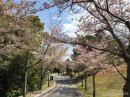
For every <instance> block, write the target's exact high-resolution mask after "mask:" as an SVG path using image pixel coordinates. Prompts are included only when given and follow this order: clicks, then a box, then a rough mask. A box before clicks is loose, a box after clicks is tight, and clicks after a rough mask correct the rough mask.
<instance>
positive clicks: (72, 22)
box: [37, 6, 84, 59]
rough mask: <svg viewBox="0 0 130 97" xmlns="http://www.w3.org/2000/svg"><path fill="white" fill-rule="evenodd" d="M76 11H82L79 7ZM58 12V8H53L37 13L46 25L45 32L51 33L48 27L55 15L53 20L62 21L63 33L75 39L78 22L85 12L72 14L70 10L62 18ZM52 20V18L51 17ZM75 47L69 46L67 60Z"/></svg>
mask: <svg viewBox="0 0 130 97" xmlns="http://www.w3.org/2000/svg"><path fill="white" fill-rule="evenodd" d="M76 9H77V10H78V9H80V8H79V7H78V6H76ZM57 12H58V10H57V9H56V8H51V9H47V10H44V11H42V12H39V13H37V15H38V16H39V17H40V19H41V21H42V22H43V23H44V24H45V31H47V32H49V29H48V25H49V22H50V16H51V15H54V17H53V20H54V21H56V20H59V19H61V26H62V32H64V33H65V34H67V35H68V36H70V37H75V36H76V35H75V32H76V30H77V25H78V24H79V23H78V22H77V20H78V19H79V18H80V17H81V16H82V15H84V12H83V11H81V12H79V13H75V14H74V13H72V11H69V9H67V10H65V11H64V12H63V13H62V14H61V16H60V17H57V15H56V14H57ZM51 18H52V17H51ZM72 50H73V47H72V46H71V45H69V49H68V51H67V56H66V58H69V56H70V55H71V54H72V53H73V52H72ZM66 58H65V59H66Z"/></svg>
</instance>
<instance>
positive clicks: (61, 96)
mask: <svg viewBox="0 0 130 97" xmlns="http://www.w3.org/2000/svg"><path fill="white" fill-rule="evenodd" d="M54 80H55V81H56V83H57V85H56V87H55V88H54V89H52V90H51V91H49V92H47V93H46V94H44V95H42V96H41V97H80V95H79V92H78V91H77V88H76V85H75V84H74V81H73V79H71V78H69V77H67V76H54Z"/></svg>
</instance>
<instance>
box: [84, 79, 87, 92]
mask: <svg viewBox="0 0 130 97" xmlns="http://www.w3.org/2000/svg"><path fill="white" fill-rule="evenodd" d="M84 83H85V90H86V91H87V78H85V80H84Z"/></svg>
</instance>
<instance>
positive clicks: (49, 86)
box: [48, 74, 50, 87]
mask: <svg viewBox="0 0 130 97" xmlns="http://www.w3.org/2000/svg"><path fill="white" fill-rule="evenodd" d="M48 87H50V81H49V74H48Z"/></svg>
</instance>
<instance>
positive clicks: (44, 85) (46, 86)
mask: <svg viewBox="0 0 130 97" xmlns="http://www.w3.org/2000/svg"><path fill="white" fill-rule="evenodd" d="M54 83H55V82H54V81H50V87H52V86H53V85H54ZM50 87H48V81H47V80H46V81H45V82H44V84H43V86H42V90H41V91H34V92H30V93H27V97H34V96H35V95H37V94H39V93H40V92H43V91H45V90H46V89H48V88H50Z"/></svg>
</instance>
